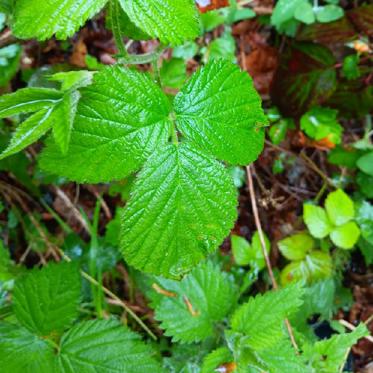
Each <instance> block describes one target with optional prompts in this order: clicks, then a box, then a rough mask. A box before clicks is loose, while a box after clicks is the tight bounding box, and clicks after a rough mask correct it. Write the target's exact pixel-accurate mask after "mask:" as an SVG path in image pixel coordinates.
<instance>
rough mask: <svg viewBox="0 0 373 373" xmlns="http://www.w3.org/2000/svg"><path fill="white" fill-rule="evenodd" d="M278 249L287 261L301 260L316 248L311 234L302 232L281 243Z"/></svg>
mask: <svg viewBox="0 0 373 373" xmlns="http://www.w3.org/2000/svg"><path fill="white" fill-rule="evenodd" d="M278 247H279V249H280V251H281V254H282V255H283V256H284V257H285V258H286V259H289V260H300V259H304V258H305V256H306V255H307V253H308V252H309V251H311V250H312V249H313V248H314V247H315V241H314V239H313V238H312V237H311V236H310V235H309V234H307V233H305V232H302V233H297V234H294V235H292V236H290V237H287V238H285V239H283V240H281V241H279V242H278Z"/></svg>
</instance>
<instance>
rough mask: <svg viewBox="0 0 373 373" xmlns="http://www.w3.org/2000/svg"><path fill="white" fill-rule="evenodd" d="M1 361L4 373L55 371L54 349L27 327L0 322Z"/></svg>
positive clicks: (47, 372) (45, 372) (46, 372)
mask: <svg viewBox="0 0 373 373" xmlns="http://www.w3.org/2000/svg"><path fill="white" fill-rule="evenodd" d="M0 361H1V370H2V372H4V373H35V372H38V373H51V372H54V371H55V370H54V351H53V348H52V347H51V345H50V344H48V343H47V341H45V340H43V339H41V338H39V337H37V336H35V335H33V334H31V333H30V332H29V331H28V330H27V329H25V328H23V327H20V326H17V325H12V324H9V323H5V322H0Z"/></svg>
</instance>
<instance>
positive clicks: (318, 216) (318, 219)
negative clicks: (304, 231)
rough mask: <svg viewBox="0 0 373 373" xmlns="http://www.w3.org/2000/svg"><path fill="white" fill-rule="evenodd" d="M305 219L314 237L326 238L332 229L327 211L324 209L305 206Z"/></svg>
mask: <svg viewBox="0 0 373 373" xmlns="http://www.w3.org/2000/svg"><path fill="white" fill-rule="evenodd" d="M303 219H304V222H305V223H306V225H307V228H308V229H309V231H310V233H311V234H312V236H313V237H316V238H324V237H326V236H327V235H328V234H329V233H330V231H331V229H332V227H331V224H330V221H329V219H328V216H327V215H326V212H325V210H324V209H323V208H322V207H318V206H314V205H310V204H304V205H303Z"/></svg>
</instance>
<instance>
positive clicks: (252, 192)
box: [246, 166, 299, 353]
mask: <svg viewBox="0 0 373 373" xmlns="http://www.w3.org/2000/svg"><path fill="white" fill-rule="evenodd" d="M246 173H247V182H248V187H249V192H250V200H251V207H252V210H253V215H254V220H255V226H256V229H257V230H258V234H259V239H260V246H261V248H262V253H263V257H264V260H265V263H266V266H267V270H268V274H269V277H270V279H271V282H272V286H273V289H275V290H278V284H277V281H276V279H275V276H274V275H273V270H272V265H271V262H270V260H269V257H268V253H267V250H266V244H265V240H264V234H263V229H262V225H261V223H260V218H259V212H258V206H257V204H256V197H255V190H254V183H253V176H252V173H251V168H250V166H246ZM285 325H286V328H287V330H288V333H289V337H290V340H291V343H292V345H293V346H294V349H295V351H296V352H297V353H298V351H299V348H298V345H297V342H296V341H295V337H294V333H293V329H292V327H291V325H290V322H289V320H288V319H285Z"/></svg>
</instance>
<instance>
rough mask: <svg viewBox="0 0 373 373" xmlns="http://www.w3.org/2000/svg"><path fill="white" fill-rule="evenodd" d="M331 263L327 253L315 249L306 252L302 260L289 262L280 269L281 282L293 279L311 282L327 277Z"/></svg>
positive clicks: (287, 282) (330, 270)
mask: <svg viewBox="0 0 373 373" xmlns="http://www.w3.org/2000/svg"><path fill="white" fill-rule="evenodd" d="M332 270H333V263H332V258H331V257H330V255H329V254H328V253H324V252H323V251H320V250H317V251H312V252H311V253H309V254H307V255H306V257H305V258H304V259H303V260H297V261H294V262H291V263H290V264H288V265H287V266H285V268H284V269H283V270H282V271H281V276H280V279H281V284H282V285H286V284H289V283H290V282H293V281H304V282H313V281H318V280H323V279H326V278H329V277H330V276H331V275H332Z"/></svg>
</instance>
